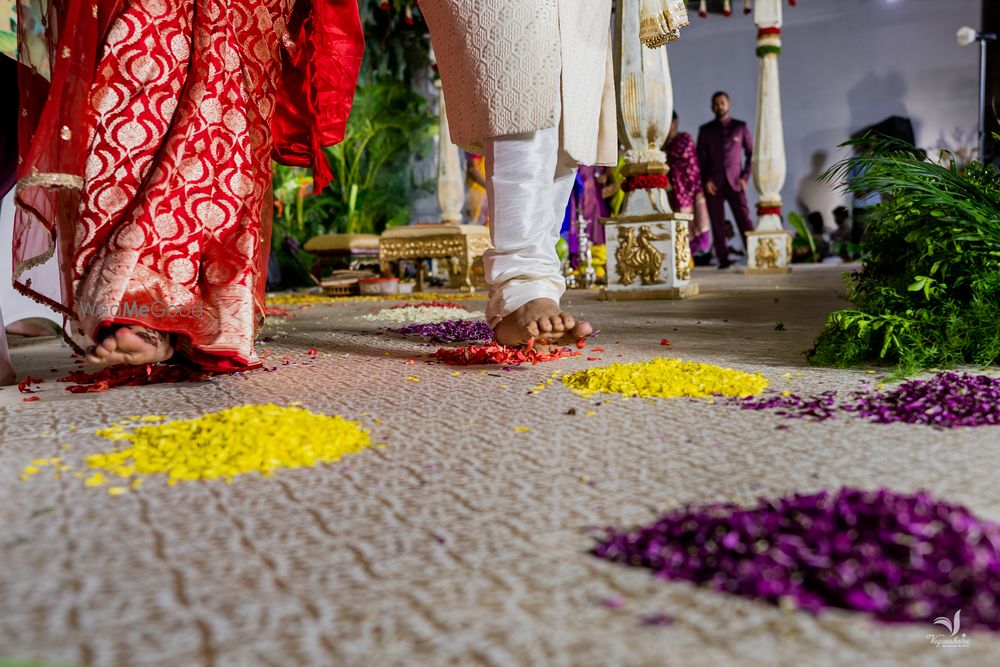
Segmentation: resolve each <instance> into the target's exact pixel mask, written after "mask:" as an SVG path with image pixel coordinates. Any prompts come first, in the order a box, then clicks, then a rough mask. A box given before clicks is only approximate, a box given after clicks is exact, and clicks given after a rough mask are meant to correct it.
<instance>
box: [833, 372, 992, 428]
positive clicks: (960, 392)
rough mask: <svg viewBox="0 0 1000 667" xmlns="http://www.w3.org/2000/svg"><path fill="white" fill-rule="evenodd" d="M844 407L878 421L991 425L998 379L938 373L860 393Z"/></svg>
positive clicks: (947, 426)
mask: <svg viewBox="0 0 1000 667" xmlns="http://www.w3.org/2000/svg"><path fill="white" fill-rule="evenodd" d="M844 409H845V410H847V411H849V412H855V413H857V414H858V416H861V417H864V418H866V419H869V420H871V421H874V422H878V423H879V424H893V423H896V422H904V423H907V424H927V425H929V426H938V427H940V428H960V427H968V426H995V425H997V424H1000V378H991V377H989V376H987V375H972V374H970V373H962V374H959V373H950V372H949V373H938V374H937V375H935V376H934V377H932V378H931V379H930V380H908V381H906V382H904V383H902V384H901V385H899V386H898V387H896V388H895V389H893V390H891V391H888V392H886V393H882V394H874V395H870V396H864V395H860V396H858V398H857V400H856V401H855V402H854V404H853V405H849V406H846V407H845V408H844Z"/></svg>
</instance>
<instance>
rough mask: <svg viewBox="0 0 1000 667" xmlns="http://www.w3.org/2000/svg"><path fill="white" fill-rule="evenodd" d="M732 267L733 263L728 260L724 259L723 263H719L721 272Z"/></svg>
mask: <svg viewBox="0 0 1000 667" xmlns="http://www.w3.org/2000/svg"><path fill="white" fill-rule="evenodd" d="M732 265H733V263H732V262H730V261H729V260H728V259H724V260H722V261H721V262H719V270H720V271H721V270H723V269H728V268H729V267H730V266H732Z"/></svg>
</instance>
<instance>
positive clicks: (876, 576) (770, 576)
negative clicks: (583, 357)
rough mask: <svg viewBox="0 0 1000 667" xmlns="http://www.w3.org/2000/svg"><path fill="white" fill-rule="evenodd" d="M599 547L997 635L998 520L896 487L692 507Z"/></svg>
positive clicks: (899, 618) (740, 588) (783, 593)
mask: <svg viewBox="0 0 1000 667" xmlns="http://www.w3.org/2000/svg"><path fill="white" fill-rule="evenodd" d="M593 553H594V554H595V555H597V556H599V557H601V558H606V559H608V560H612V561H615V562H619V563H623V564H627V565H633V566H638V567H646V568H649V569H651V570H652V571H653V573H654V574H655V575H656V576H658V577H662V578H664V579H670V580H680V581H690V582H693V583H696V584H700V585H704V586H708V587H710V588H713V589H715V590H718V591H723V592H727V593H733V594H736V595H742V596H745V597H749V598H756V599H761V600H766V601H768V602H771V603H774V604H782V605H788V604H793V605H794V606H796V607H798V608H801V609H805V610H808V611H811V612H813V613H817V612H819V611H821V610H823V609H825V608H828V607H839V608H842V609H851V610H855V611H861V612H866V613H869V614H871V615H873V616H875V617H876V618H878V619H880V620H882V621H886V622H927V623H931V622H932V619H934V618H935V617H937V616H941V615H946V616H949V617H950V616H951V615H952V614H954V613H955V611H957V610H962V627H963V628H965V627H976V626H978V627H985V628H989V629H991V630H1000V526H998V525H997V524H994V523H991V522H988V521H984V520H982V519H979V518H977V517H976V516H974V515H973V514H972V513H970V512H969V511H968V510H967V509H966V508H965V507H962V506H956V505H951V504H948V503H945V502H941V501H938V500H935V499H934V498H933V497H932V496H931V495H930V494H929V493H927V492H920V493H917V494H915V495H909V494H902V493H895V492H892V491H889V490H885V489H880V490H878V491H866V490H862V489H855V488H842V489H840V490H838V491H836V492H832V491H821V492H819V493H815V494H796V495H793V496H787V497H783V498H777V499H773V500H768V499H761V500H760V501H759V503H758V505H757V506H756V507H751V508H749V509H746V508H740V507H737V506H735V505H732V504H721V503H713V504H708V505H703V506H696V507H690V506H689V507H685V508H682V509H678V510H674V511H672V512H669V513H668V514H666V515H664V516H663V517H662V518H660V519H659V520H658V521H656V522H655V523H653V524H651V525H649V526H646V527H643V528H639V529H637V530H634V531H631V532H621V531H617V530H615V529H613V528H609V529H607V534H606V535H605V536H604V537H602V538H600V539H599V543H598V545H597V546H596V547H595V548H594V550H593Z"/></svg>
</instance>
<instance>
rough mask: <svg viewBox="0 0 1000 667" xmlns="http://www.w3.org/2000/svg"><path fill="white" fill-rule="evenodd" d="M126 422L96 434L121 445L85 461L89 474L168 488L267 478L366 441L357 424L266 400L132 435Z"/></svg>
mask: <svg viewBox="0 0 1000 667" xmlns="http://www.w3.org/2000/svg"><path fill="white" fill-rule="evenodd" d="M127 425H128V424H118V423H116V424H113V425H112V426H111V427H110V428H107V429H102V430H99V431H97V435H100V436H102V437H105V438H108V439H109V440H116V441H123V442H126V443H128V446H126V447H125V448H123V449H120V450H115V451H109V452H103V453H100V454H94V455H92V456H88V457H87V459H86V460H87V463H88V464H89V466H90V467H91V468H93V469H95V470H97V471H99V472H97V473H95V474H97V475H102V477H103V476H104V474H111V475H113V476H116V477H122V478H129V477H133V476H135V475H149V474H166V475H167V476H168V481H169V483H170V484H174V483H176V482H177V481H179V480H198V479H217V478H220V477H221V478H225V479H227V480H229V479H232V478H233V477H234V476H236V475H241V474H244V473H249V472H258V473H260V474H262V475H264V476H269V475H270V474H271V473H273V472H274V471H275V470H278V469H281V468H300V467H309V466H314V465H317V464H319V463H330V462H333V461H336V460H338V459H340V458H341V457H343V456H344V455H346V454H355V453H357V452H359V451H361V450H362V449H364V448H366V447H369V446H370V445H371V444H372V443H371V440H370V438H369V434H368V431H366V430H363V429H362V428H361V427H360V426H359V424H358V422H353V421H349V420H347V419H344V418H343V417H339V416H335V417H331V416H328V415H323V414H317V413H314V412H311V411H309V410H306V409H305V408H302V407H298V406H295V405H290V406H286V407H282V406H278V405H274V404H270V403H269V404H267V405H241V406H237V407H233V408H229V409H226V410H221V411H219V412H214V413H207V414H204V415H202V416H201V417H198V418H196V419H188V420H177V421H171V422H166V423H163V424H155V425H152V426H138V427H136V428H134V429H132V430H128V428H126V426H127ZM94 485H98V484H94Z"/></svg>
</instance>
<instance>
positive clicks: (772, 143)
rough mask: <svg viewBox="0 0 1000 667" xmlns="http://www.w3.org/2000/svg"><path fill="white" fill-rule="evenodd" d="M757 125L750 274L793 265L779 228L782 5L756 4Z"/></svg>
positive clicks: (775, 1)
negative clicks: (755, 219)
mask: <svg viewBox="0 0 1000 667" xmlns="http://www.w3.org/2000/svg"><path fill="white" fill-rule="evenodd" d="M754 23H756V25H757V57H758V58H759V60H760V76H759V79H758V81H757V126H756V130H755V132H754V136H755V141H754V153H753V161H752V168H753V182H754V187H755V188H756V189H757V194H758V197H759V201H758V203H757V213H758V221H757V229H756V230H755V231H754V232H752V233H751V234H750V235H748V238H747V246H748V247H747V267H748V269H749V270H751V271H753V270H767V271H787V270H788V267H789V265H790V264H791V256H792V252H791V244H792V237H791V234H789V233H788V232H786V231H784V230H783V228H782V225H781V189H782V187H784V185H785V136H784V130H783V129H782V125H781V86H780V83H779V80H778V55H779V54H780V53H781V0H758V1H757V4H756V7H755V8H754Z"/></svg>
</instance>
